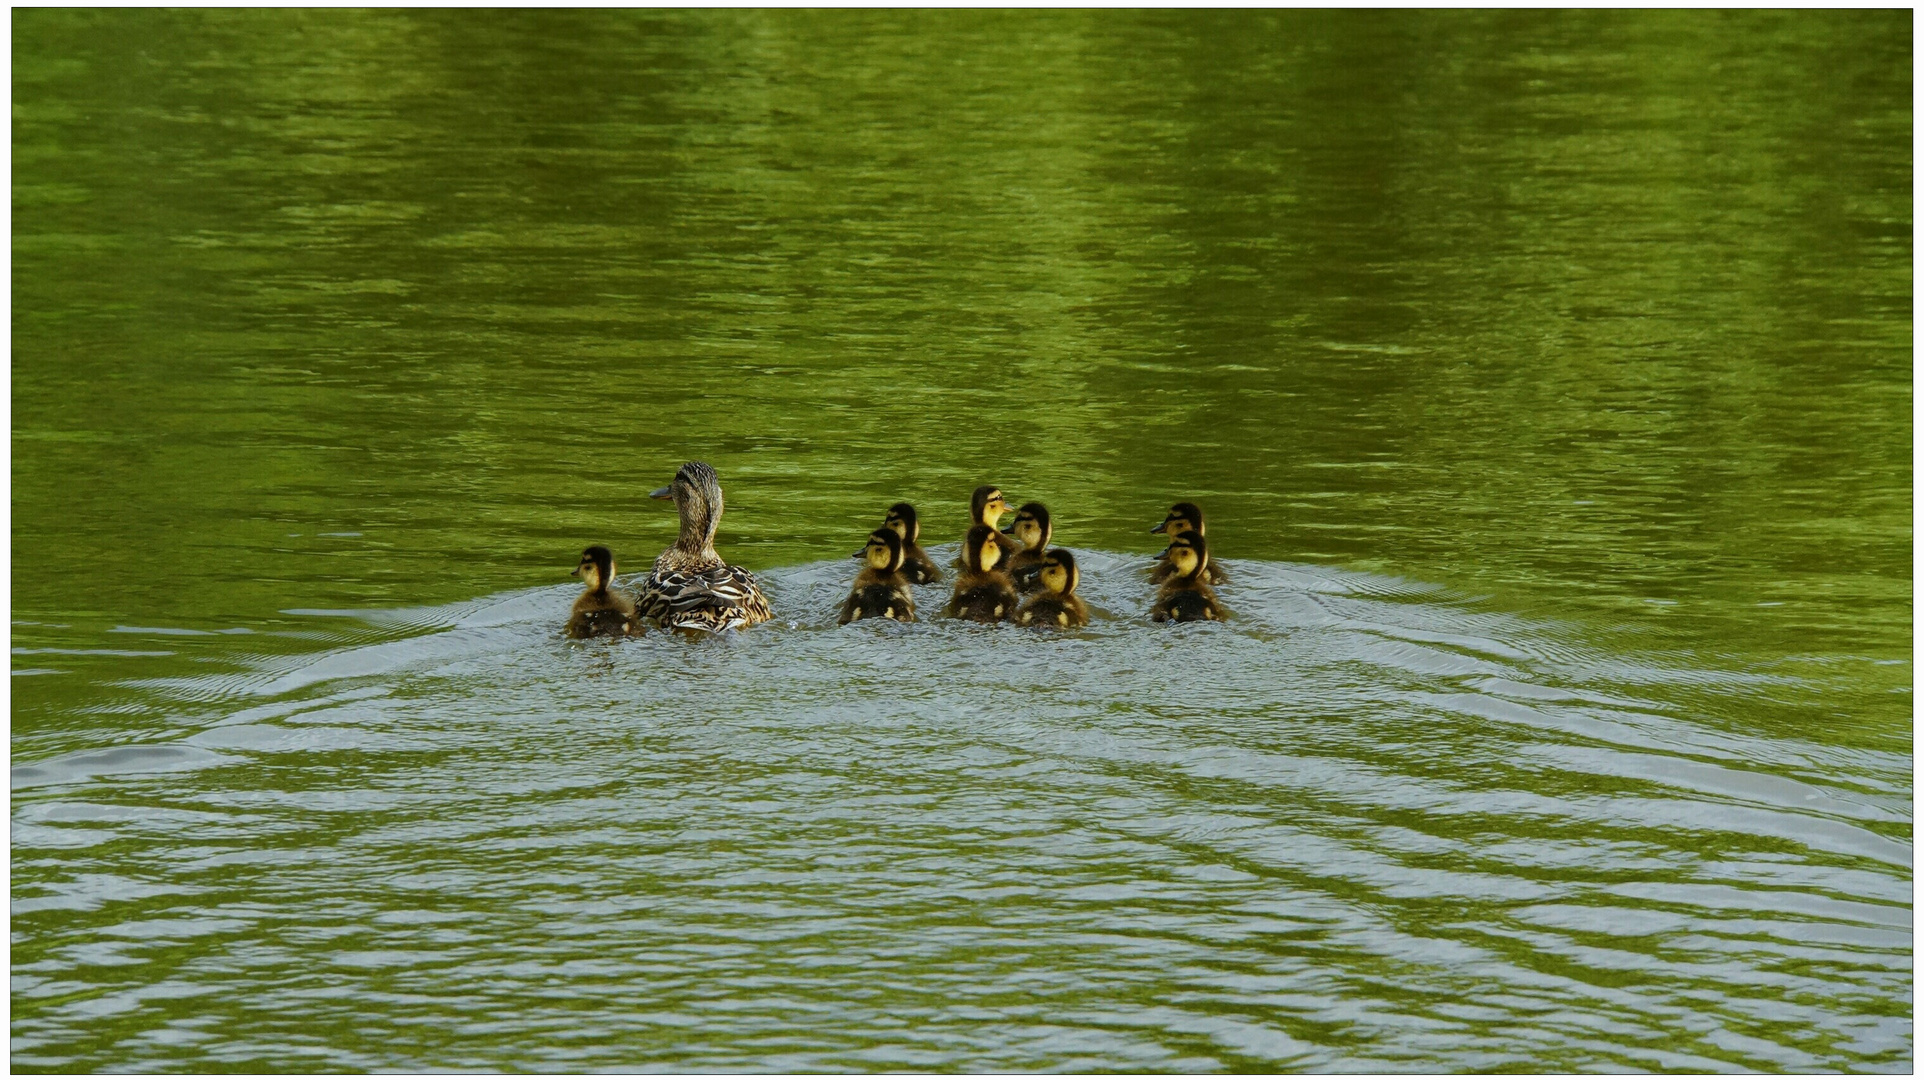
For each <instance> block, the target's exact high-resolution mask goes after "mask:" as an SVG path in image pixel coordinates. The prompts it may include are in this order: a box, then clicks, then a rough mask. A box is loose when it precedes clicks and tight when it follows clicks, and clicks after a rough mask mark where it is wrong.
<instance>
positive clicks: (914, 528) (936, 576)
mask: <svg viewBox="0 0 1924 1080" xmlns="http://www.w3.org/2000/svg"><path fill="white" fill-rule="evenodd" d="M882 527H883V528H885V529H892V530H894V532H895V535H897V536H899V537H901V538H902V576H903V577H904V578H907V579H908V582H909V584H911V585H927V584H929V583H930V582H932V581H940V580H942V571H940V570H937V569H936V568H935V561H934V560H932V559H930V558H929V553H928V552H926V551H923V550H922V544H921V542H920V541H921V539H922V522H921V521H920V520H919V519H918V518H917V517H916V516H915V507H913V506H910V505H909V504H908V503H905V502H899V503H896V504H895V505H894V506H891V507H889V512H888V516H887V517H885V518H883V519H882ZM867 551H868V549H867V548H863V549H862V550H861V551H858V552H856V553H855V557H856V558H858V559H860V558H865V557H866V552H867Z"/></svg>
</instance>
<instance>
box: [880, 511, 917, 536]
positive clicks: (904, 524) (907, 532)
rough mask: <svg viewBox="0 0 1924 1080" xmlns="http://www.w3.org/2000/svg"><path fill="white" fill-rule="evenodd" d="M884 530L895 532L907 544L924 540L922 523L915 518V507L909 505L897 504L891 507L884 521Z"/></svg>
mask: <svg viewBox="0 0 1924 1080" xmlns="http://www.w3.org/2000/svg"><path fill="white" fill-rule="evenodd" d="M882 526H883V527H884V528H888V529H893V530H895V535H897V536H899V537H901V538H902V542H903V543H905V544H913V543H915V542H916V541H917V540H920V539H922V522H921V521H920V520H919V519H918V518H917V517H916V516H915V507H913V506H910V505H909V504H908V503H896V504H895V505H894V506H891V507H889V512H888V516H887V517H885V518H883V519H882Z"/></svg>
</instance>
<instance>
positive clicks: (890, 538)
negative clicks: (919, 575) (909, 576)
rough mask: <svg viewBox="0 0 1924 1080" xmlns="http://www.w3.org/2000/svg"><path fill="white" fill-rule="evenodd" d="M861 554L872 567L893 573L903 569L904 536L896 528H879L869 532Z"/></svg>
mask: <svg viewBox="0 0 1924 1080" xmlns="http://www.w3.org/2000/svg"><path fill="white" fill-rule="evenodd" d="M860 554H861V556H862V558H863V559H865V560H867V562H868V564H869V565H870V566H871V567H874V568H875V569H877V570H886V571H888V572H889V573H891V574H892V573H894V572H895V571H897V570H900V569H902V538H901V537H899V536H897V535H895V530H894V529H877V530H875V531H874V532H872V533H869V534H868V543H866V544H864V545H862V550H861V552H860Z"/></svg>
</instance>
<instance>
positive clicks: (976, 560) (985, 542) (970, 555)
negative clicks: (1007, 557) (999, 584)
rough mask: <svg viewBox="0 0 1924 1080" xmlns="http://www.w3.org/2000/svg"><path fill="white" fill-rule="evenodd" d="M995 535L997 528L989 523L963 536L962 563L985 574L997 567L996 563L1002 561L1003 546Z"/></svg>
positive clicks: (978, 526)
mask: <svg viewBox="0 0 1924 1080" xmlns="http://www.w3.org/2000/svg"><path fill="white" fill-rule="evenodd" d="M994 536H995V530H994V529H991V528H990V527H988V526H987V525H977V526H976V527H975V528H973V529H970V530H969V535H967V536H965V537H963V538H962V565H964V566H966V567H968V568H969V569H971V570H979V571H981V572H982V573H985V574H986V573H988V572H989V571H991V570H993V569H995V564H996V563H998V562H1000V561H1002V546H1001V545H1000V544H997V543H996V542H995V540H994V539H993V538H994Z"/></svg>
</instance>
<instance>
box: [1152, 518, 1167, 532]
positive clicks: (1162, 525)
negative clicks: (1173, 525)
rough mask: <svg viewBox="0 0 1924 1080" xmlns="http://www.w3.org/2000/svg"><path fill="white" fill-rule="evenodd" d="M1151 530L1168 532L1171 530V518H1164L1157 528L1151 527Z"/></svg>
mask: <svg viewBox="0 0 1924 1080" xmlns="http://www.w3.org/2000/svg"><path fill="white" fill-rule="evenodd" d="M1149 531H1150V532H1152V533H1166V532H1168V531H1169V519H1168V518H1164V519H1163V522H1162V524H1160V525H1158V526H1156V527H1155V528H1153V529H1150V530H1149Z"/></svg>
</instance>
